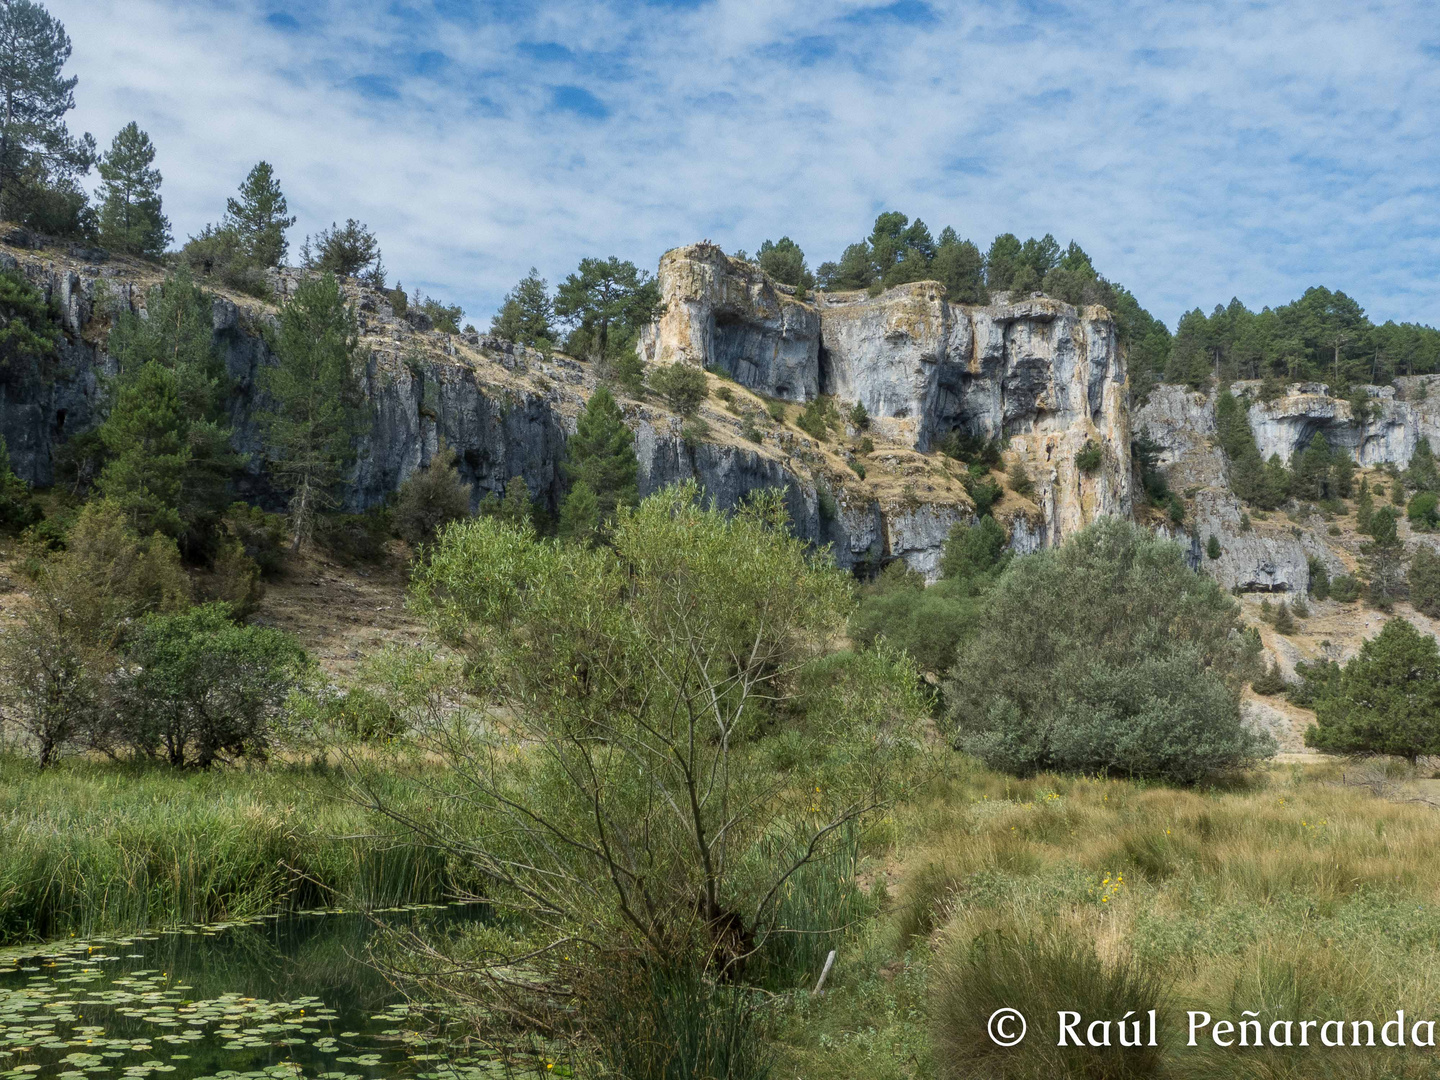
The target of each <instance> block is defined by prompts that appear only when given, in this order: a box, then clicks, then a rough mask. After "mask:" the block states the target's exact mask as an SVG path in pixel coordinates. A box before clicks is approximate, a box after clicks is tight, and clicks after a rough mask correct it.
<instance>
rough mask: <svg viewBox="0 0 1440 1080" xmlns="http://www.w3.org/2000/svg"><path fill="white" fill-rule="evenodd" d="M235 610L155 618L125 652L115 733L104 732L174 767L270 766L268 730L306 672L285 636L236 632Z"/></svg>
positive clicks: (220, 607)
mask: <svg viewBox="0 0 1440 1080" xmlns="http://www.w3.org/2000/svg"><path fill="white" fill-rule="evenodd" d="M231 616H232V612H231V610H230V607H229V605H228V604H206V605H204V606H202V607H197V608H193V609H191V610H190V611H187V612H183V613H180V614H176V615H152V616H150V617H149V618H148V619H146V621H145V622H144V623H143V624H142V625H141V627H140V629H139V631H138V632H137V633H136V635H135V638H134V640H133V641H131V642H130V643H129V644H128V646H127V647H126V650H125V656H126V661H127V665H126V667H125V668H124V670H123V674H122V677H121V681H120V683H119V686H118V687H117V691H116V698H117V700H116V705H115V710H114V713H113V727H111V726H108V725H107V730H105V731H104V732H100V733H97V734H99V735H100V737H101V738H102V739H104V740H105V742H106V744H107V748H113V747H115V746H120V747H125V748H127V749H129V750H130V751H132V752H133V753H136V754H138V755H141V756H144V757H152V758H161V759H163V760H165V761H167V762H169V764H171V765H175V766H181V767H195V768H201V769H204V768H208V767H209V766H211V765H213V764H214V763H216V762H217V761H230V760H234V759H236V758H241V757H261V758H263V757H264V756H265V754H266V751H267V749H268V747H269V744H270V739H271V733H270V724H271V722H272V721H273V720H274V718H275V717H276V716H277V715H278V714H279V712H280V708H281V706H282V705H283V704H284V702H285V699H286V697H287V696H288V695H289V693H290V690H291V689H292V687H294V686H295V684H296V682H297V681H298V680H299V679H300V678H301V676H302V675H303V674H304V672H305V669H306V666H307V662H308V661H307V658H306V656H305V651H304V650H303V649H302V648H300V646H299V645H298V644H296V643H295V641H294V639H292V638H291V637H290V635H289V634H286V633H285V632H283V631H281V630H273V629H269V628H260V627H254V626H237V625H236V624H235V623H234V622H233V621H232V618H231Z"/></svg>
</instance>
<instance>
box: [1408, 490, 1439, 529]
mask: <svg viewBox="0 0 1440 1080" xmlns="http://www.w3.org/2000/svg"><path fill="white" fill-rule="evenodd" d="M1437 506H1440V495H1436V494H1435V492H1433V491H1422V492H1420V493H1419V494H1417V495H1416V496H1415V497H1414V498H1413V499H1411V500H1410V505H1409V506H1407V507H1406V508H1405V516H1406V517H1408V518H1409V519H1410V524H1411V525H1412V526H1413V527H1415V528H1416V529H1419V530H1421V531H1423V532H1429V531H1431V530H1432V529H1434V528H1435V525H1436V523H1437V522H1440V510H1437V509H1436V507H1437Z"/></svg>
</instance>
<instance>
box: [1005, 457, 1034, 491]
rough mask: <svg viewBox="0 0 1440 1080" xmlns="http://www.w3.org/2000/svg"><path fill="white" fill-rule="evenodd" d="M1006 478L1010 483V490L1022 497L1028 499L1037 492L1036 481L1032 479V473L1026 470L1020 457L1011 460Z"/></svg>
mask: <svg viewBox="0 0 1440 1080" xmlns="http://www.w3.org/2000/svg"><path fill="white" fill-rule="evenodd" d="M1005 479H1006V481H1007V482H1008V483H1009V484H1010V490H1011V491H1013V492H1015V494H1016V495H1019V496H1020V497H1021V498H1022V499H1028V498H1029V497H1030V496H1031V495H1033V494H1034V493H1035V483H1034V481H1032V480H1031V479H1030V474H1029V473H1028V472H1026V471H1025V466H1024V465H1022V464H1021V463H1020V461H1019V459H1016V460H1015V461H1013V462H1011V464H1010V469H1009V471H1008V472H1006V474H1005Z"/></svg>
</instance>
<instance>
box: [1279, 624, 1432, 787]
mask: <svg viewBox="0 0 1440 1080" xmlns="http://www.w3.org/2000/svg"><path fill="white" fill-rule="evenodd" d="M1305 744H1306V745H1307V746H1314V747H1317V748H1318V749H1321V750H1335V751H1339V752H1342V753H1362V754H1395V755H1397V756H1399V757H1405V758H1409V759H1410V760H1411V762H1414V761H1415V760H1416V758H1418V757H1420V756H1421V755H1425V754H1437V753H1440V645H1437V643H1436V641H1435V638H1433V637H1432V636H1430V635H1429V634H1422V633H1420V631H1418V630H1416V629H1415V627H1414V626H1412V625H1411V624H1410V623H1409V622H1407V621H1406V620H1405V619H1391V620H1390V621H1389V622H1387V623H1386V624H1385V626H1384V628H1383V629H1382V630H1381V631H1380V633H1379V634H1378V635H1377V636H1375V637H1373V638H1371V639H1370V640H1369V641H1367V642H1365V644H1364V645H1362V646H1361V647H1360V655H1358V656H1357V657H1355V659H1353V660H1351V661H1350V662H1349V663H1348V664H1346V665H1345V666H1344V668H1342V669H1341V671H1340V676H1339V678H1338V680H1336V681H1334V682H1333V683H1331V684H1330V685H1329V686H1328V687H1327V688H1326V690H1325V692H1324V693H1323V694H1322V696H1321V697H1320V699H1319V700H1318V701H1317V702H1316V705H1315V724H1314V726H1312V727H1310V728H1308V729H1307V730H1306V732H1305Z"/></svg>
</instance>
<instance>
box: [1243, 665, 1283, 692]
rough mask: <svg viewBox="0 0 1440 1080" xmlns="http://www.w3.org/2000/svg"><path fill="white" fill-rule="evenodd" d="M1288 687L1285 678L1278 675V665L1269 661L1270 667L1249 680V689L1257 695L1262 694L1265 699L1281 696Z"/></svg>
mask: <svg viewBox="0 0 1440 1080" xmlns="http://www.w3.org/2000/svg"><path fill="white" fill-rule="evenodd" d="M1288 686H1289V684H1288V683H1286V681H1285V676H1284V675H1282V674H1281V673H1280V665H1279V664H1277V663H1275V662H1274V661H1271V663H1270V666H1269V667H1268V668H1266V669H1265V671H1264V673H1263V674H1261V675H1257V676H1255V678H1253V679H1252V680H1250V689H1251V690H1254V691H1255V693H1257V694H1264V695H1265V696H1266V697H1273V696H1274V695H1276V694H1283V693H1284V692H1285V691H1286V689H1287V688H1288Z"/></svg>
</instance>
